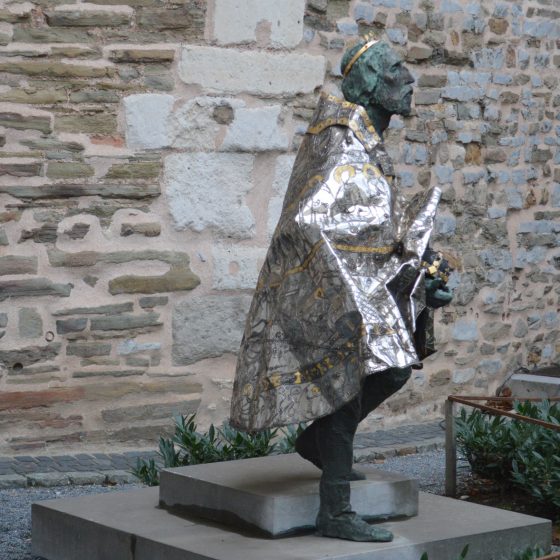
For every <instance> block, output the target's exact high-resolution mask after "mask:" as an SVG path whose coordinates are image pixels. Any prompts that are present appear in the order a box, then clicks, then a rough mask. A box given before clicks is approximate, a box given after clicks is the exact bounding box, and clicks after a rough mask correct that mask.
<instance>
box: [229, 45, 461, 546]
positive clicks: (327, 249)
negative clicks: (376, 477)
mask: <svg viewBox="0 0 560 560" xmlns="http://www.w3.org/2000/svg"><path fill="white" fill-rule="evenodd" d="M342 72H343V75H344V79H343V82H342V91H343V94H344V97H345V100H342V99H337V98H334V97H331V96H328V95H322V96H321V99H320V101H319V105H318V107H317V110H316V112H315V114H314V116H313V119H312V122H311V124H310V126H309V128H308V130H307V133H306V135H305V138H304V140H303V142H302V145H301V147H300V149H299V152H298V155H297V158H296V161H295V164H294V168H293V172H292V175H291V178H290V183H289V186H288V191H287V193H286V198H285V200H284V206H283V209H282V215H281V217H280V220H279V223H278V226H277V228H276V231H275V233H274V235H273V239H272V241H271V246H270V248H269V251H268V254H267V258H266V262H265V264H264V265H263V268H262V270H261V273H260V276H259V280H258V284H257V288H256V291H255V295H254V298H253V302H252V306H251V310H250V312H249V316H248V319H247V324H246V328H245V333H244V337H243V341H242V344H241V350H240V353H239V358H238V364H237V373H236V379H235V384H234V391H233V399H232V407H231V423H232V424H233V425H234V426H236V427H238V428H240V429H244V430H260V429H264V428H267V427H272V426H282V425H286V424H292V423H296V422H304V421H309V420H314V422H313V423H312V424H311V425H310V426H309V427H308V428H307V429H306V430H305V431H304V432H303V434H302V435H301V436H300V437H299V438H298V441H297V444H296V449H297V451H298V452H299V454H300V455H301V456H302V457H304V458H305V459H307V460H309V461H311V462H312V463H313V464H314V465H316V466H317V467H319V468H321V469H322V470H323V473H322V476H321V482H320V497H321V507H320V511H319V515H318V517H317V529H318V531H319V532H320V533H321V534H323V535H325V536H329V537H338V538H344V539H350V540H358V541H388V540H391V539H392V535H391V533H390V532H389V531H386V530H384V529H381V528H377V527H374V526H372V525H369V524H368V523H366V522H365V521H364V520H363V519H362V518H360V517H359V516H358V515H357V514H356V513H354V512H353V511H352V510H351V507H350V482H349V481H350V480H355V479H359V478H364V476H363V475H361V474H360V473H358V472H357V471H354V470H352V461H353V439H354V434H355V432H356V428H357V426H358V423H359V422H360V421H361V420H362V419H364V418H365V417H366V416H367V415H368V414H369V412H371V411H372V410H373V409H374V408H376V407H377V406H378V405H379V404H380V403H382V402H383V401H384V400H385V399H387V398H388V397H389V396H390V395H392V394H393V393H394V392H395V391H397V390H398V389H400V388H401V387H402V386H403V384H404V383H405V382H406V381H407V379H408V378H409V376H410V373H411V366H414V365H416V366H418V364H420V362H421V360H422V359H423V358H424V357H425V356H426V355H428V354H429V353H431V352H432V350H431V349H430V344H431V342H432V341H431V337H430V336H427V335H426V333H427V332H429V325H430V318H431V308H436V307H440V306H441V305H445V304H446V303H448V302H449V301H450V299H451V294H450V292H449V291H448V290H447V288H446V287H445V278H444V276H443V275H442V274H436V273H433V272H434V269H437V265H436V264H434V263H438V262H440V261H437V259H435V258H430V259H428V261H429V263H428V264H427V263H426V262H425V261H424V259H427V257H426V255H427V254H429V251H428V240H429V237H430V234H431V232H432V229H433V221H434V215H435V211H436V207H437V204H438V201H439V197H440V191H439V189H437V188H434V189H431V190H429V191H428V192H423V193H420V194H419V195H417V196H416V197H414V199H413V200H411V201H408V202H407V201H406V200H405V199H404V197H403V196H402V195H401V194H400V193H399V191H398V185H397V184H396V180H395V176H394V171H393V166H392V163H391V161H390V159H389V157H388V155H387V153H386V151H385V149H384V146H383V144H382V141H381V138H382V135H383V132H384V131H385V129H386V128H387V126H388V125H389V121H390V119H391V116H392V115H393V114H399V115H409V114H410V112H411V101H412V83H413V82H414V79H413V77H412V75H411V74H410V72H409V71H408V70H407V68H406V67H405V66H404V64H403V61H402V59H401V57H400V56H399V55H398V54H397V53H396V52H395V51H393V50H392V49H391V48H390V47H389V46H388V45H386V44H385V43H383V42H379V41H374V40H371V41H362V42H361V43H359V44H358V45H356V46H354V47H353V48H351V49H349V50H348V51H347V52H346V53H345V55H344V57H343V59H342ZM427 269H430V270H429V272H428V275H426V270H427ZM427 276H428V277H429V278H428V279H426V278H427Z"/></svg>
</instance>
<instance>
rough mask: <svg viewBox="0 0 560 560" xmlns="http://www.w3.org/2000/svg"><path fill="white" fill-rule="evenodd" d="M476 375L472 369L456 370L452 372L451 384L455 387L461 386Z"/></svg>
mask: <svg viewBox="0 0 560 560" xmlns="http://www.w3.org/2000/svg"><path fill="white" fill-rule="evenodd" d="M475 374H476V370H475V369H474V368H466V369H457V370H455V371H454V372H453V383H456V384H457V385H462V384H463V383H468V382H469V381H471V380H472V379H474V376H475Z"/></svg>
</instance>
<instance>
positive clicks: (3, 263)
mask: <svg viewBox="0 0 560 560" xmlns="http://www.w3.org/2000/svg"><path fill="white" fill-rule="evenodd" d="M36 273H37V257H17V256H15V255H7V256H5V257H0V276H2V275H8V274H36Z"/></svg>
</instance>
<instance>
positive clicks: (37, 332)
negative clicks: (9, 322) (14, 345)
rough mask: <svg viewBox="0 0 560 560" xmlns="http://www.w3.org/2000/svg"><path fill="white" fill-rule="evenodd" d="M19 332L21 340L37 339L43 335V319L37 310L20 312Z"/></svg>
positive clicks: (25, 309) (27, 309)
mask: <svg viewBox="0 0 560 560" xmlns="http://www.w3.org/2000/svg"><path fill="white" fill-rule="evenodd" d="M18 331H19V336H21V338H37V337H40V336H42V335H43V319H41V315H40V314H39V312H38V311H37V309H35V308H29V307H22V308H20V309H19V310H18Z"/></svg>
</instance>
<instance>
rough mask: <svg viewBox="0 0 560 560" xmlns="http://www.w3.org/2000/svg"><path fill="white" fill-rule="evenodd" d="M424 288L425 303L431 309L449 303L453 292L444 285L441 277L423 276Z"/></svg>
mask: <svg viewBox="0 0 560 560" xmlns="http://www.w3.org/2000/svg"><path fill="white" fill-rule="evenodd" d="M424 287H425V288H426V304H427V305H428V307H431V308H432V309H439V308H440V307H443V306H444V305H448V304H449V303H451V300H452V299H453V292H452V291H451V290H450V289H449V288H448V287H447V286H446V285H445V282H444V281H443V280H442V279H441V278H437V277H436V278H434V277H429V276H426V277H425V278H424Z"/></svg>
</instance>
